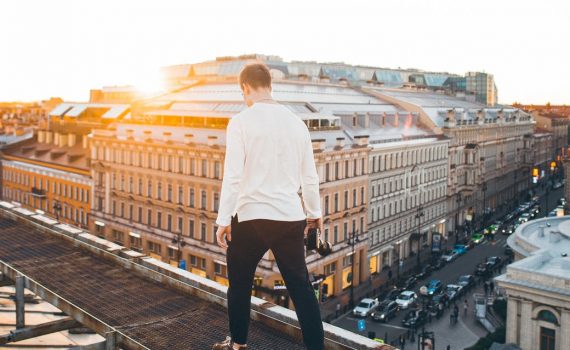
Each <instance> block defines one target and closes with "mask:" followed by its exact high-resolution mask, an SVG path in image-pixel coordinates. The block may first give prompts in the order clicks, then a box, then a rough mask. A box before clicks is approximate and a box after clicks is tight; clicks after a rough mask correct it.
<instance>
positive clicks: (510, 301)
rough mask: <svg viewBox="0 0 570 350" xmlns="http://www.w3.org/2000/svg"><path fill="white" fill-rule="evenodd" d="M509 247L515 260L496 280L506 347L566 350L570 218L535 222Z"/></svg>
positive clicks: (511, 240) (511, 239) (568, 340)
mask: <svg viewBox="0 0 570 350" xmlns="http://www.w3.org/2000/svg"><path fill="white" fill-rule="evenodd" d="M507 243H508V245H509V246H510V247H511V248H512V249H513V251H514V252H515V259H516V262H514V263H513V264H510V265H509V266H507V271H506V273H505V274H503V275H501V276H499V277H497V278H495V280H496V282H497V284H498V286H499V287H501V288H504V290H505V291H506V294H507V325H506V333H507V334H506V341H507V343H515V344H517V345H519V346H520V347H521V349H523V350H531V349H532V350H551V349H554V350H563V349H569V348H570V333H568V331H567V330H568V329H570V308H569V307H568V306H569V305H570V287H569V286H570V258H569V257H568V250H569V249H570V220H569V219H568V217H557V218H544V219H539V220H533V221H531V222H528V223H526V224H523V225H521V226H520V227H518V228H517V230H516V231H515V233H514V234H512V235H511V236H510V237H509V238H508V241H507Z"/></svg>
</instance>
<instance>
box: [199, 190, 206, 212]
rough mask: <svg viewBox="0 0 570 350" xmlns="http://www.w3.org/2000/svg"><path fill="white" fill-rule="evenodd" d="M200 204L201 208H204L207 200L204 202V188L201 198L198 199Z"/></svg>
mask: <svg viewBox="0 0 570 350" xmlns="http://www.w3.org/2000/svg"><path fill="white" fill-rule="evenodd" d="M200 204H201V208H202V209H206V204H207V202H206V191H204V190H202V199H201V201H200Z"/></svg>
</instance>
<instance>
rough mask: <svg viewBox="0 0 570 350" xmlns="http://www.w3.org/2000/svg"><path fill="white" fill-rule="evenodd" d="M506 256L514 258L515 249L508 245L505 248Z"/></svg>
mask: <svg viewBox="0 0 570 350" xmlns="http://www.w3.org/2000/svg"><path fill="white" fill-rule="evenodd" d="M505 255H506V256H513V255H514V253H513V248H511V247H509V246H508V245H506V246H505Z"/></svg>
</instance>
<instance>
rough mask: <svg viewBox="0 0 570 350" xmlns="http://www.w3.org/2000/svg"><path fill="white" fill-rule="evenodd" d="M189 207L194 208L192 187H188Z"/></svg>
mask: <svg viewBox="0 0 570 350" xmlns="http://www.w3.org/2000/svg"><path fill="white" fill-rule="evenodd" d="M189 205H190V208H194V189H193V188H191V189H190V203H189Z"/></svg>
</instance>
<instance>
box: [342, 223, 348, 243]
mask: <svg viewBox="0 0 570 350" xmlns="http://www.w3.org/2000/svg"><path fill="white" fill-rule="evenodd" d="M342 230H343V233H342V236H343V239H344V240H345V241H346V240H347V239H348V222H345V223H344V224H343V228H342Z"/></svg>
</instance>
